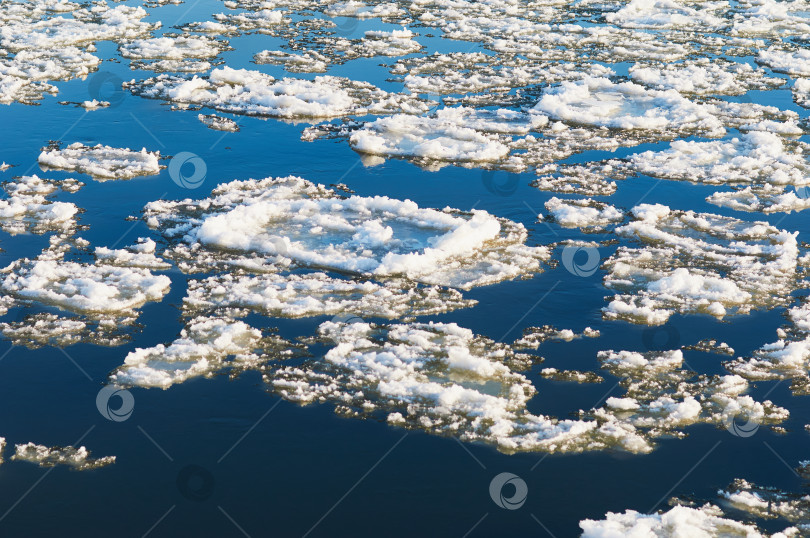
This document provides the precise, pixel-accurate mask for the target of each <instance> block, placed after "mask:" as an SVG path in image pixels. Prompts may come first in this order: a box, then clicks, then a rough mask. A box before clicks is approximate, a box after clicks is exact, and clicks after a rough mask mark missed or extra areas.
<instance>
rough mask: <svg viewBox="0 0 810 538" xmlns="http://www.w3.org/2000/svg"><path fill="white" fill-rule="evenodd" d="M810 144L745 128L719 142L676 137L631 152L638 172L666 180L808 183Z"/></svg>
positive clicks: (809, 174) (712, 182)
mask: <svg viewBox="0 0 810 538" xmlns="http://www.w3.org/2000/svg"><path fill="white" fill-rule="evenodd" d="M808 149H810V145H808V144H807V143H805V142H799V141H788V140H785V139H784V138H782V137H780V136H777V135H775V134H772V133H767V132H750V133H747V134H743V135H741V136H739V137H735V138H732V139H730V140H723V141H711V142H693V141H685V140H677V141H675V142H672V143H671V145H670V149H668V150H664V151H659V152H653V151H645V152H644V153H637V154H635V155H632V156H631V157H630V163H631V165H632V166H633V167H634V168H635V169H636V170H637V171H638V172H640V173H642V174H647V175H649V176H653V177H661V178H666V179H676V180H687V181H694V182H700V183H709V184H713V185H721V184H728V183H732V184H733V183H753V182H762V183H770V184H772V185H805V184H807V183H810V162H808V156H807V154H806V152H807V151H808Z"/></svg>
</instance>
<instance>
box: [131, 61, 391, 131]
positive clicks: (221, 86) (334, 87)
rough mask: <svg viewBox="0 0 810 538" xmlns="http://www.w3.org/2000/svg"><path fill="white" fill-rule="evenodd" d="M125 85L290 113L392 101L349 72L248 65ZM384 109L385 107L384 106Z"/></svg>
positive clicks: (354, 110)
mask: <svg viewBox="0 0 810 538" xmlns="http://www.w3.org/2000/svg"><path fill="white" fill-rule="evenodd" d="M126 86H127V87H128V88H130V89H131V90H132V91H133V92H134V93H136V94H137V95H141V96H143V97H151V98H154V99H163V100H167V101H172V102H174V103H180V104H184V105H202V106H207V107H210V108H214V109H216V110H220V111H222V112H232V113H236V114H248V115H257V116H270V117H276V118H290V119H293V118H295V119H316V118H330V117H337V116H346V115H352V114H365V113H367V112H368V111H369V108H370V107H371V108H374V106H377V107H384V106H387V104H386V102H387V101H388V100H389V98H390V95H389V94H388V93H386V92H384V91H382V90H380V89H378V88H376V87H375V86H373V85H371V84H368V83H365V82H358V81H352V80H349V79H346V78H340V77H331V76H321V77H316V78H315V79H314V80H303V79H292V78H285V79H281V80H276V79H274V78H273V77H271V76H270V75H266V74H264V73H260V72H258V71H250V70H247V69H231V68H230V67H222V68H219V69H214V70H213V71H212V72H211V74H210V75H209V77H208V78H207V79H203V78H199V77H196V76H195V77H193V78H191V79H187V78H181V77H176V76H170V75H160V76H158V77H156V78H150V79H147V80H143V81H140V82H130V83H127V84H126ZM383 110H384V108H383Z"/></svg>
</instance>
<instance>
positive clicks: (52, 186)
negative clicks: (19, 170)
mask: <svg viewBox="0 0 810 538" xmlns="http://www.w3.org/2000/svg"><path fill="white" fill-rule="evenodd" d="M57 185H58V186H61V187H62V189H63V190H66V191H71V192H72V191H74V190H77V189H78V188H79V186H80V185H81V183H79V182H78V181H76V180H65V181H62V182H56V181H49V180H45V179H41V178H40V177H38V176H36V175H33V176H23V177H19V178H17V179H16V180H14V181H9V182H6V183H4V184H3V190H5V191H6V193H8V197H7V198H5V199H0V229H2V230H3V231H5V232H8V233H11V234H16V233H22V232H29V231H30V232H34V233H45V232H51V231H60V232H63V233H66V232H68V231H70V230H72V229H73V227H74V226H75V224H76V222H75V220H74V217H75V216H76V213H78V211H79V208H78V207H76V205H75V204H72V203H70V202H55V201H52V200H50V199H49V198H50V195H52V194H53V193H54V192H55V191H56V190H57V188H58V187H57Z"/></svg>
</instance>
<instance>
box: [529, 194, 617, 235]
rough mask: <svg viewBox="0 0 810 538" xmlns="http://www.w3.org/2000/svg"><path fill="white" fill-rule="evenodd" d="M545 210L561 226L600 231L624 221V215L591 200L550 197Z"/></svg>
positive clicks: (608, 206)
mask: <svg viewBox="0 0 810 538" xmlns="http://www.w3.org/2000/svg"><path fill="white" fill-rule="evenodd" d="M545 205H546V210H547V211H548V212H549V213H550V214H551V216H552V217H553V218H554V221H555V222H558V223H559V224H560V225H561V226H565V227H568V228H572V227H576V228H585V229H591V230H601V229H603V228H604V227H605V226H607V225H609V224H615V223H617V222H621V221H622V220H624V213H622V212H621V211H619V210H618V209H616V208H615V207H613V206H612V205H610V204H606V203H604V202H599V201H597V200H592V199H580V200H563V199H560V198H557V197H556V196H555V197H552V198H551V199H550V200H549V201H547V202H546V204H545Z"/></svg>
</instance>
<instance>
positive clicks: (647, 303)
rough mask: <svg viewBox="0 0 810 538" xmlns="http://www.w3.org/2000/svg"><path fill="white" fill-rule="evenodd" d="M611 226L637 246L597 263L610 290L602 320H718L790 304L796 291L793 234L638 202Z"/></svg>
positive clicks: (625, 248)
mask: <svg viewBox="0 0 810 538" xmlns="http://www.w3.org/2000/svg"><path fill="white" fill-rule="evenodd" d="M632 214H633V216H634V217H635V219H634V220H633V221H632V222H630V223H629V224H626V225H624V226H622V227H619V228H617V229H616V233H618V234H619V235H620V236H623V237H627V238H630V239H633V240H635V241H640V242H642V243H643V244H644V246H642V247H641V248H635V247H630V246H621V247H619V249H618V250H617V251H616V253H615V254H614V255H613V256H611V257H610V258H609V259H608V260H607V261H606V262H605V264H604V266H605V268H606V269H607V271H608V274H607V275H606V276H605V285H606V286H607V287H608V288H610V289H612V290H615V291H616V292H617V294H616V295H615V296H614V297H613V300H612V301H611V302H610V304H609V305H608V306H607V307H606V308H605V309H604V315H605V317H607V318H609V319H615V318H621V319H627V320H629V321H633V322H636V323H648V324H661V323H664V322H666V321H667V319H669V317H670V316H671V315H672V314H673V313H675V312H680V313H697V312H699V313H706V314H710V315H713V316H717V317H720V318H722V317H723V316H726V315H733V314H745V313H747V312H749V311H751V310H752V309H755V308H773V307H775V306H779V305H784V304H786V303H787V302H789V295H790V292H791V291H792V290H793V289H795V288H796V287H798V283H797V263H798V254H799V250H798V243H797V240H796V235H797V234H796V233H790V232H788V231H785V230H780V229H778V228H776V227H774V226H772V225H770V224H768V223H765V222H746V221H741V220H738V219H734V218H731V217H722V216H719V215H712V214H708V213H696V212H694V211H678V210H673V209H670V208H669V207H667V206H663V205H660V204H655V205H650V204H641V205H639V206H636V207H635V208H633V210H632Z"/></svg>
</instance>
